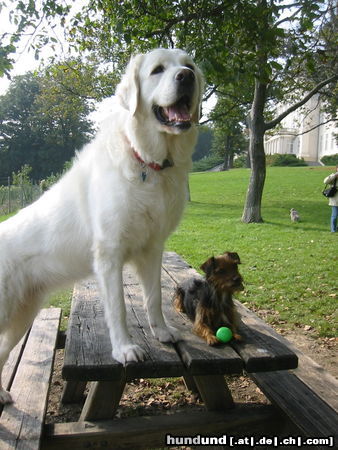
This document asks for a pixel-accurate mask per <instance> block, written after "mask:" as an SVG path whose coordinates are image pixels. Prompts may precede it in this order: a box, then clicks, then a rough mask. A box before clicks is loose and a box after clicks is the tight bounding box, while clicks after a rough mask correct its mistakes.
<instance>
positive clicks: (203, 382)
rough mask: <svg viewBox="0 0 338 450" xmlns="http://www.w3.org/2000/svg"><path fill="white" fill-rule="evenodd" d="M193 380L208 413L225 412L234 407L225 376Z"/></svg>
mask: <svg viewBox="0 0 338 450" xmlns="http://www.w3.org/2000/svg"><path fill="white" fill-rule="evenodd" d="M193 379H194V382H195V384H196V386H197V388H198V391H199V393H200V394H201V397H202V400H203V402H204V404H205V407H206V408H207V410H208V411H224V410H225V409H230V408H233V407H234V401H233V398H232V395H231V392H230V390H229V388H228V386H227V384H226V382H225V379H224V376H223V375H202V376H200V375H199V376H194V377H193Z"/></svg>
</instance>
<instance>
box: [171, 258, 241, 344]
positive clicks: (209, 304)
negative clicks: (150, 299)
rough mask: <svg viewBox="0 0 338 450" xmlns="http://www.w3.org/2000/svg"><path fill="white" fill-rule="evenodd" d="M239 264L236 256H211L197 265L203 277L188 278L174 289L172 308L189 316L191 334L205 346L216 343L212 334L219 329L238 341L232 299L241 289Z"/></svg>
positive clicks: (236, 321)
mask: <svg viewBox="0 0 338 450" xmlns="http://www.w3.org/2000/svg"><path fill="white" fill-rule="evenodd" d="M240 263H241V261H240V259H239V256H238V254H237V253H231V252H225V253H223V254H222V255H220V256H216V257H211V258H209V259H208V260H207V261H205V263H203V264H202V265H201V269H202V270H203V271H204V272H205V278H191V279H188V280H186V281H184V282H183V283H181V284H180V285H179V286H178V287H177V288H176V291H175V295H174V301H173V303H174V307H175V309H176V310H177V311H179V312H183V313H185V314H186V315H187V316H188V317H189V319H190V320H191V321H192V322H193V323H194V326H193V331H194V333H195V334H197V335H198V336H200V337H202V338H203V339H204V340H206V341H207V343H208V344H209V345H216V344H219V340H218V339H217V338H216V336H215V332H216V331H217V329H218V328H219V327H222V326H228V327H229V328H230V329H231V331H232V334H233V337H234V339H236V340H240V339H241V336H240V335H239V334H238V333H237V326H238V319H239V315H238V312H237V310H236V307H235V305H234V302H233V299H232V294H233V293H234V292H236V291H242V290H243V289H244V287H243V278H242V276H241V274H240V273H239V271H238V264H240Z"/></svg>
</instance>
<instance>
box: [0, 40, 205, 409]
mask: <svg viewBox="0 0 338 450" xmlns="http://www.w3.org/2000/svg"><path fill="white" fill-rule="evenodd" d="M201 95H202V76H201V72H200V71H199V69H198V68H197V67H196V65H195V64H194V62H193V60H192V59H191V58H190V57H189V56H188V55H187V54H186V53H185V52H183V51H182V50H166V49H157V50H154V51H152V52H150V53H148V54H146V55H137V56H135V57H134V58H132V59H131V61H130V63H129V65H128V67H127V70H126V73H125V75H124V76H123V78H122V81H121V83H120V84H119V85H118V87H117V90H116V96H115V100H114V108H113V114H112V116H111V117H110V118H109V119H107V120H106V122H105V123H104V124H103V126H102V129H101V131H100V132H99V133H98V135H97V136H96V138H95V139H94V140H93V141H92V142H91V143H90V144H89V145H87V146H86V147H85V148H84V149H83V150H82V152H80V153H79V154H78V156H77V159H76V162H75V163H74V165H73V167H72V169H71V170H70V171H69V172H68V173H67V174H66V175H65V176H64V177H63V178H62V179H61V180H60V181H59V182H58V183H57V184H56V185H54V186H53V187H52V188H51V189H50V190H49V191H47V192H46V193H45V194H44V195H43V196H42V197H41V198H40V199H39V200H37V201H36V202H35V203H33V204H32V205H30V206H28V207H27V208H25V209H23V210H22V211H20V212H19V213H18V214H17V215H16V216H14V217H12V218H10V219H9V220H7V221H5V222H4V223H2V224H1V226H0V311H1V314H0V373H1V370H2V368H3V365H4V363H5V361H6V359H7V358H8V355H9V353H10V351H11V349H12V348H13V347H14V346H15V344H16V343H17V342H18V341H19V339H20V338H21V337H22V336H23V334H24V333H25V331H26V330H27V329H28V328H29V326H30V325H31V323H32V321H33V320H34V318H35V316H36V314H37V312H38V310H39V308H40V306H41V303H42V301H43V299H44V297H45V296H46V294H47V293H49V292H50V291H51V290H53V289H55V288H58V287H60V286H62V285H67V284H69V283H73V282H74V281H76V280H78V279H81V278H85V277H87V276H88V275H90V274H93V273H94V274H95V275H96V277H97V279H98V282H99V285H100V289H101V294H102V298H103V301H104V308H105V318H106V322H107V325H108V328H109V333H110V338H111V342H112V348H113V357H114V358H115V359H116V360H118V361H120V362H122V363H126V362H128V361H138V360H142V359H143V358H144V355H145V353H144V351H143V350H142V349H141V348H140V347H139V346H138V345H136V344H133V342H132V341H131V338H130V336H129V333H128V329H127V325H126V308H125V303H124V297H123V284H122V269H123V265H124V263H126V262H131V263H133V264H134V265H135V267H136V269H137V271H138V275H139V277H140V280H141V283H142V286H143V293H144V305H145V308H146V310H147V313H148V318H149V323H150V327H151V330H152V332H153V334H154V335H155V336H156V337H157V338H158V339H159V340H160V341H162V342H168V341H171V342H175V341H176V340H177V339H179V335H178V333H177V330H175V329H173V328H171V327H169V326H167V325H166V323H165V320H164V318H163V314H162V308H161V283H160V274H161V261H162V252H163V247H164V242H165V239H166V238H167V237H168V235H169V234H170V233H171V232H172V231H173V230H174V228H175V227H176V226H177V224H178V222H179V219H180V217H181V214H182V211H183V207H184V204H185V200H186V196H187V193H186V187H187V174H188V170H189V168H190V163H191V154H192V151H193V147H194V145H195V142H196V138H197V130H196V126H195V125H196V123H197V122H198V118H199V109H200V101H201ZM10 401H11V397H10V394H9V393H8V392H6V391H5V390H4V389H3V388H2V387H1V384H0V403H6V402H10Z"/></svg>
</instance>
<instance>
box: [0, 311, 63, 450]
mask: <svg viewBox="0 0 338 450" xmlns="http://www.w3.org/2000/svg"><path fill="white" fill-rule="evenodd" d="M60 317H61V309H59V308H45V309H42V310H41V311H40V313H39V315H38V316H37V318H36V319H35V321H34V324H33V326H32V328H31V329H30V330H29V331H28V332H27V333H26V335H25V336H24V337H23V338H22V339H21V341H20V342H19V344H18V345H17V346H16V347H15V348H14V349H13V350H12V352H11V354H10V357H9V359H8V361H7V362H6V364H5V367H4V370H3V376H2V381H3V386H4V388H5V389H7V390H8V391H10V392H11V394H12V398H13V400H14V403H11V404H8V405H5V406H4V407H3V408H1V406H0V449H1V450H7V449H11V450H13V449H21V450H34V449H39V448H40V443H41V434H42V430H43V426H44V419H45V414H46V408H47V397H48V391H49V384H50V379H51V375H52V370H53V361H54V353H55V349H56V345H57V338H58V330H59V324H60Z"/></svg>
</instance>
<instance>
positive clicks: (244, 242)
mask: <svg viewBox="0 0 338 450" xmlns="http://www.w3.org/2000/svg"><path fill="white" fill-rule="evenodd" d="M331 172H332V169H331V170H330V169H329V168H322V167H320V168H309V167H301V168H296V167H295V168H286V167H271V168H268V169H267V178H266V184H265V189H264V196H263V207H262V213H263V219H264V223H262V224H243V223H241V221H240V218H241V215H242V211H243V206H244V200H245V194H246V189H247V186H248V180H249V176H250V172H249V170H247V169H236V170H232V171H229V172H218V173H194V174H191V176H190V192H191V200H192V201H191V202H190V203H189V204H188V207H187V209H186V212H185V214H184V218H183V221H182V222H181V225H180V227H179V228H178V230H177V231H176V232H175V233H174V234H173V235H172V237H171V238H170V239H169V241H168V243H167V249H168V250H173V251H176V252H177V253H179V254H180V255H182V256H183V258H184V259H186V260H187V261H188V262H189V263H190V264H191V265H192V266H193V267H195V268H196V269H198V267H199V266H200V264H201V263H202V262H203V261H205V260H206V259H207V258H208V257H209V256H210V255H212V254H218V253H221V252H223V251H226V250H230V251H237V252H238V253H239V255H240V257H241V260H242V263H243V264H242V266H241V272H242V274H243V276H244V278H245V282H246V283H245V284H246V290H245V292H244V293H242V294H240V296H239V299H240V300H241V301H242V302H246V303H247V304H248V306H249V307H250V305H251V306H252V307H254V308H257V309H259V310H261V311H262V310H263V314H264V317H265V318H266V319H267V320H268V321H269V322H270V323H278V324H283V323H285V324H293V325H298V326H302V327H303V326H305V325H308V326H310V327H312V328H313V329H314V330H316V331H317V332H318V334H319V335H322V336H332V335H334V334H335V333H336V328H335V327H336V324H337V316H336V317H335V314H336V311H337V253H338V251H337V250H338V239H337V238H338V235H337V234H334V233H330V229H329V219H330V214H331V208H329V207H328V205H327V200H326V199H325V198H324V197H323V196H322V194H321V191H322V189H323V186H324V185H323V178H324V177H325V176H327V174H328V173H331ZM290 208H295V209H297V211H298V212H299V214H300V216H301V222H300V223H296V224H294V223H291V221H290V216H289V210H290Z"/></svg>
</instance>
